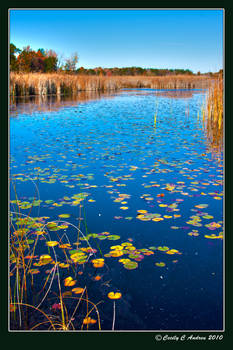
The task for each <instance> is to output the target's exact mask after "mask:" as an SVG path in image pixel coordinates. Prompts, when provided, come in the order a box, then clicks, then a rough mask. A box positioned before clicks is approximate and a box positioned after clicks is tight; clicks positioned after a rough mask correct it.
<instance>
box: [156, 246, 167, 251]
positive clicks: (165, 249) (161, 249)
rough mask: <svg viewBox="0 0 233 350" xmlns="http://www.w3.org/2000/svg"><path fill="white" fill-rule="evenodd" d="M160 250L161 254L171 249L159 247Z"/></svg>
mask: <svg viewBox="0 0 233 350" xmlns="http://www.w3.org/2000/svg"><path fill="white" fill-rule="evenodd" d="M157 249H158V250H160V251H161V252H166V251H167V250H169V248H168V247H166V246H165V247H158V248H157Z"/></svg>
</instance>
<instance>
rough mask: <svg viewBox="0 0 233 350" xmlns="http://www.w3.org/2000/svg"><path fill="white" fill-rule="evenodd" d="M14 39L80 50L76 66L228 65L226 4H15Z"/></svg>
mask: <svg viewBox="0 0 233 350" xmlns="http://www.w3.org/2000/svg"><path fill="white" fill-rule="evenodd" d="M9 17H10V34H9V36H10V38H9V40H10V42H11V43H13V44H14V45H15V46H16V47H18V48H20V49H22V48H23V47H25V46H28V45H30V47H31V48H32V49H33V50H38V49H39V48H44V49H52V50H54V51H55V52H57V53H58V55H59V57H60V58H63V59H65V58H68V57H69V56H70V55H71V54H72V53H74V52H77V53H78V56H79V62H78V65H77V67H84V68H95V67H100V66H101V67H103V68H111V67H132V66H136V67H142V68H168V69H175V68H177V69H190V70H191V71H193V72H194V73H196V72H198V71H200V72H201V73H206V72H217V71H219V69H222V68H223V10H221V9H212V10H211V9H208V10H188V9H187V10H178V9H177V10H142V9H138V10H132V9H129V10H119V9H118V10H112V9H111V10H99V9H96V10H81V9H80V10H70V9H63V10H61V9H60V10H55V9H51V10H48V9H44V10H41V9H40V10H36V9H32V10H29V9H22V10H19V9H15V10H14V9H12V10H10V15H9Z"/></svg>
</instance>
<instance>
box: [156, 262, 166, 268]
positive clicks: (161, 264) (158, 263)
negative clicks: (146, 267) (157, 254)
mask: <svg viewBox="0 0 233 350" xmlns="http://www.w3.org/2000/svg"><path fill="white" fill-rule="evenodd" d="M155 265H156V266H159V267H164V266H166V264H165V263H164V262H157V263H155Z"/></svg>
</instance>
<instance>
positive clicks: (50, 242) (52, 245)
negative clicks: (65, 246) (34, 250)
mask: <svg viewBox="0 0 233 350" xmlns="http://www.w3.org/2000/svg"><path fill="white" fill-rule="evenodd" d="M58 244H59V243H58V242H57V241H47V242H46V245H47V246H48V247H55V246H56V245H58Z"/></svg>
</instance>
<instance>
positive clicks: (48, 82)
mask: <svg viewBox="0 0 233 350" xmlns="http://www.w3.org/2000/svg"><path fill="white" fill-rule="evenodd" d="M216 79H217V78H213V77H208V76H193V75H170V76H101V75H100V76H88V75H77V74H76V75H75V74H64V73H13V72H11V73H10V77H9V89H10V96H14V97H18V96H48V95H56V96H58V95H67V94H68V95H73V94H76V93H78V92H84V91H85V92H88V91H89V92H91V91H95V92H98V91H99V92H106V91H118V90H120V89H124V88H147V89H159V90H160V89H171V90H176V89H187V90H190V89H207V88H209V86H210V85H211V83H213V82H214V81H215V80H216Z"/></svg>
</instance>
